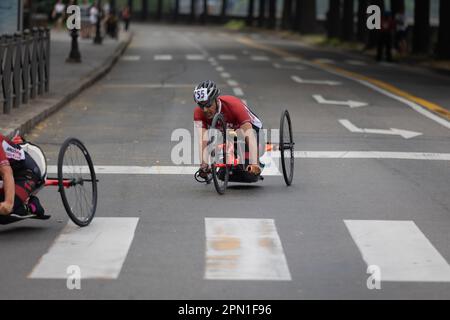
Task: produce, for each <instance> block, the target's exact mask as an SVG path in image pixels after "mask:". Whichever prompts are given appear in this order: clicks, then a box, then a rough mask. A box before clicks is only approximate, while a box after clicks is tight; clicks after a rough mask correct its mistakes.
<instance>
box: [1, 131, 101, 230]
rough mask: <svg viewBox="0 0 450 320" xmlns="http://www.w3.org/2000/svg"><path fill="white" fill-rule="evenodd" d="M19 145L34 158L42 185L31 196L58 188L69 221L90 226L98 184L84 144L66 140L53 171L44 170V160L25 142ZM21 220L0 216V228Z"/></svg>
mask: <svg viewBox="0 0 450 320" xmlns="http://www.w3.org/2000/svg"><path fill="white" fill-rule="evenodd" d="M16 138H17V137H15V139H16ZM19 138H20V137H19ZM20 139H21V138H20ZM20 145H21V147H22V148H23V149H24V150H25V152H27V153H28V154H29V155H30V156H31V157H32V158H33V160H34V161H35V162H36V164H37V165H38V166H39V168H40V170H41V173H42V183H41V184H40V186H39V187H38V188H37V190H36V191H35V192H34V194H37V193H38V192H39V191H40V190H42V188H46V187H57V188H58V192H59V194H60V195H61V200H62V203H63V205H64V208H65V210H66V212H67V214H68V216H69V218H70V219H71V220H72V221H73V222H74V223H75V224H76V225H78V226H80V227H85V226H87V225H89V224H90V223H91V221H92V219H93V218H94V216H95V212H96V209H97V182H98V180H97V178H96V175H95V169H94V164H93V162H92V158H91V156H90V155H89V152H88V151H87V149H86V147H85V146H84V144H83V143H82V142H81V141H80V140H78V139H76V138H68V139H67V140H65V141H64V143H63V144H62V145H61V148H60V150H59V155H58V163H57V166H56V168H54V167H48V166H47V160H46V159H47V158H46V157H45V155H44V153H43V151H42V150H41V149H40V148H39V147H38V146H36V145H34V144H31V143H28V142H24V143H21V144H20ZM49 168H51V169H53V170H52V172H54V171H56V173H57V177H47V170H48V169H49ZM54 169H56V170H54ZM49 218H50V216H49V215H44V216H40V217H38V216H33V217H31V218H30V219H40V220H47V219H49ZM22 220H24V219H21V218H18V217H14V216H1V215H0V224H10V223H13V222H16V221H22Z"/></svg>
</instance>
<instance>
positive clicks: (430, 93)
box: [0, 25, 450, 299]
mask: <svg viewBox="0 0 450 320" xmlns="http://www.w3.org/2000/svg"><path fill="white" fill-rule="evenodd" d="M133 29H134V31H135V36H134V40H133V42H132V43H131V45H130V47H129V48H128V50H127V51H126V52H125V55H124V57H123V59H122V60H120V61H119V62H118V63H117V65H116V66H115V67H114V68H113V70H112V71H111V72H110V73H109V74H108V75H107V76H106V77H105V78H104V79H102V80H101V81H99V82H98V83H97V84H95V85H94V86H92V87H91V88H90V89H88V90H86V91H85V92H84V93H83V94H81V95H80V96H79V97H78V98H76V99H75V100H74V101H73V102H72V103H70V104H69V105H68V106H66V107H65V108H64V109H62V110H61V111H59V112H58V113H56V114H54V115H53V116H52V117H50V118H48V119H47V120H45V121H44V122H42V123H41V124H39V125H38V126H37V127H36V128H35V129H34V130H33V131H32V132H30V134H29V135H28V136H27V137H28V139H29V140H31V141H33V142H35V143H37V144H39V145H40V146H41V147H42V148H43V149H44V151H45V153H46V155H47V158H48V162H49V164H51V165H55V164H56V159H57V153H58V150H59V146H60V145H61V143H62V142H63V141H64V140H65V138H67V137H69V136H75V137H78V138H79V139H80V140H82V141H83V142H84V143H85V144H86V146H87V148H88V150H89V152H90V153H91V155H92V158H93V159H94V163H95V164H96V165H97V166H123V167H125V169H123V172H119V170H118V171H117V172H116V173H109V174H99V179H100V182H99V204H98V209H97V215H96V217H99V218H115V217H123V218H138V220H136V221H137V225H136V226H135V228H134V227H132V226H130V227H127V228H128V229H126V230H125V229H124V230H122V231H123V232H122V231H121V230H117V233H116V235H115V237H114V239H115V240H114V241H118V242H120V241H121V240H122V237H123V238H127V237H128V238H129V240H130V242H129V247H127V248H126V249H125V253H124V254H123V253H122V256H121V257H117V259H118V260H120V261H119V265H120V268H119V271H118V272H117V273H116V275H115V276H113V277H110V278H108V277H107V276H105V277H102V276H97V277H94V278H93V279H83V278H82V280H81V289H80V290H76V289H75V290H69V289H68V288H67V286H66V284H67V281H66V279H65V278H60V279H47V278H52V272H55V271H54V270H50V269H48V270H44V271H43V273H44V274H47V278H45V277H33V276H31V274H32V272H33V270H36V268H37V267H38V265H39V264H42V263H43V261H45V260H46V259H50V262H51V263H50V264H52V263H55V264H56V265H58V264H60V263H63V264H64V261H65V260H64V257H68V256H71V254H72V253H73V252H72V251H71V250H72V249H71V247H70V245H69V247H68V249H66V250H64V251H63V252H58V253H55V252H56V251H57V250H56V249H55V245H56V244H61V242H63V239H62V238H61V237H62V236H64V235H65V234H67V232H66V231H67V230H66V229H64V228H66V224H67V222H68V218H67V215H66V214H65V211H64V208H63V206H62V203H61V201H60V199H59V195H58V194H57V192H56V190H55V189H45V190H43V191H42V192H41V193H40V198H41V201H42V203H43V204H44V206H45V207H46V209H47V212H48V213H50V214H52V215H53V218H52V219H51V220H49V221H46V222H42V221H31V220H28V221H23V222H19V223H15V224H11V225H8V226H0V242H1V243H2V245H1V246H0V255H1V257H2V258H1V259H0V268H1V269H2V273H1V276H0V277H1V278H0V283H1V285H0V298H2V299H13V298H14V299H36V298H37V299H55V298H58V299H449V298H450V266H449V264H448V262H450V245H449V244H450V236H449V230H450V197H449V190H450V155H449V152H450V131H449V129H450V126H449V125H450V122H449V120H448V119H445V118H444V117H440V118H439V119H441V120H437V119H436V118H435V117H436V116H430V114H429V113H427V112H425V114H424V113H423V112H422V113H420V112H418V111H417V110H414V109H413V108H412V107H411V106H408V105H407V104H405V103H404V102H402V101H400V100H399V99H396V98H395V97H392V96H389V95H387V94H386V92H380V90H376V89H374V88H372V87H369V86H367V85H364V84H362V83H360V82H357V81H355V80H354V79H351V78H349V77H348V76H346V77H342V76H341V75H339V74H336V71H335V70H334V71H333V70H331V69H329V70H328V71H327V68H328V67H329V66H334V67H339V68H341V69H345V70H348V71H352V72H354V73H357V74H360V75H364V76H366V77H370V78H375V79H378V80H382V81H385V82H387V83H389V84H391V85H394V86H396V87H397V88H399V89H401V90H403V91H405V92H408V93H410V94H411V95H414V96H418V97H421V98H424V99H427V101H430V102H433V103H435V104H438V105H440V106H443V107H445V106H447V107H448V106H450V96H449V95H448V89H447V88H449V87H450V79H449V78H445V77H443V76H441V75H437V74H433V73H432V72H428V71H424V70H416V69H412V68H409V67H401V66H396V65H390V64H376V63H374V62H373V61H370V60H367V59H364V58H361V57H355V56H349V55H346V54H343V53H339V52H334V51H326V50H319V49H316V48H312V47H308V46H303V45H299V44H298V43H295V42H293V41H288V40H283V39H281V38H277V37H276V36H269V37H263V36H261V35H258V34H239V33H232V32H228V31H224V30H223V29H218V28H208V29H206V28H201V27H173V26H162V25H158V26H156V25H134V26H133ZM317 59H319V61H317ZM323 59H326V60H323ZM312 62H315V63H317V62H318V64H311V63H312ZM330 71H333V73H330ZM224 73H225V74H224ZM293 76H294V78H293ZM205 79H211V80H214V81H216V82H217V83H218V84H219V85H220V87H221V88H222V92H223V93H224V94H232V95H233V94H242V96H240V97H241V98H243V99H245V100H246V101H247V102H248V104H249V106H251V108H252V109H254V110H255V111H256V113H257V114H258V115H260V116H261V118H262V119H263V121H264V127H265V128H275V129H278V127H279V119H280V114H281V111H282V110H283V109H288V110H289V112H290V114H291V118H292V124H293V130H294V140H295V143H296V150H298V151H308V152H306V153H299V157H298V158H297V159H296V162H295V166H296V167H295V175H294V183H293V185H292V186H290V187H286V186H285V184H284V181H283V178H282V176H267V177H266V178H265V180H264V181H262V182H259V183H257V184H252V185H241V184H234V185H232V186H231V187H230V188H229V189H228V190H227V193H226V195H224V196H219V195H218V194H217V193H216V191H215V190H214V188H213V186H212V185H209V186H205V185H201V184H198V183H196V182H195V181H194V179H193V176H192V175H190V174H148V175H144V174H133V172H132V166H142V167H149V166H173V165H174V164H173V162H172V160H171V151H172V148H173V147H174V146H175V145H176V144H177V142H176V141H171V135H172V133H173V132H174V130H176V129H179V128H185V129H187V130H189V132H191V133H192V132H193V124H192V110H193V108H194V104H193V101H192V90H193V87H194V86H195V85H196V84H197V83H198V82H200V81H202V80H205ZM295 79H297V81H295ZM299 79H300V80H299ZM230 80H232V81H231V82H230ZM233 80H234V82H233ZM302 81H303V83H300V82H302ZM308 81H310V82H308ZM311 81H313V82H311ZM314 81H315V82H314ZM317 81H322V82H323V81H325V83H321V82H317ZM329 81H332V82H334V83H332V84H334V85H330V83H329ZM236 88H238V89H236ZM239 89H240V90H239ZM313 95H315V96H317V95H320V96H321V97H322V98H323V99H325V100H327V101H328V100H332V101H341V102H342V101H348V100H353V101H359V102H364V103H366V104H367V105H365V106H361V107H357V108H350V107H348V106H345V105H336V104H332V103H331V104H325V103H319V102H318V101H317V100H316V99H315V98H314V97H313ZM397 98H398V97H397ZM421 110H426V109H424V108H423V109H421ZM340 120H341V121H340ZM342 120H347V122H345V121H344V122H342ZM343 123H347V124H348V123H351V124H352V125H353V127H352V126H351V125H350V126H348V125H347V127H346V126H344V125H343ZM445 123H447V126H446V125H445ZM349 128H353V131H356V132H351V130H349ZM355 128H357V129H355ZM391 128H397V129H401V130H407V131H412V132H415V133H417V134H419V133H420V135H416V136H413V137H410V138H408V139H406V138H404V137H402V136H400V135H398V134H392V131H391ZM365 129H367V130H365ZM368 129H376V130H381V131H373V130H372V131H371V130H368ZM387 132H390V133H391V134H389V133H387ZM333 152H334V153H333ZM351 152H359V158H358V157H356V156H351V154H352V153H351ZM374 152H379V153H377V156H374V154H375V153H374ZM394 153H395V154H394ZM398 153H401V155H402V156H401V157H400V156H398V155H399V154H398ZM337 154H339V155H338V156H336V155H337ZM349 155H350V156H349ZM393 155H397V156H396V157H394V159H392V156H393ZM399 157H400V158H402V159H399ZM414 157H416V158H414ZM417 158H419V159H417ZM437 158H439V160H436V159H437ZM127 168H128V169H127ZM238 219H242V220H238ZM243 219H245V220H243ZM106 220H108V219H103V220H102V219H99V220H98V224H97V226H99V225H100V224H101V223H103V222H105V221H106ZM95 224H96V220H95V219H94V222H93V226H89V227H87V228H85V229H87V230H88V229H89V228H91V227H92V228H91V230H95V228H94V225H95ZM100 227H101V225H100ZM63 229H64V230H66V231H63ZM110 231H111V230H110ZM113 231H114V230H113ZM92 232H94V236H95V237H94V238H92V237H93V234H90V233H89V232H87V235H86V241H87V243H85V242H86V241H85V242H83V239H84V238H83V237H84V235H81V237H80V238H77V239H78V240H76V241H75V240H73V242H71V244H72V246H73V248H74V249H73V250H75V249H76V248H77V247H80V246H81V247H82V248H85V250H87V251H89V252H91V253H92V252H94V254H95V255H97V256H98V257H99V258H100V257H102V256H103V255H106V254H107V252H110V251H111V242H110V241H108V239H107V238H106V244H105V246H106V247H102V245H101V244H99V242H96V239H97V238H96V237H97V236H98V237H102V235H101V234H102V232H101V231H99V232H98V234H95V231H92ZM114 232H115V231H114ZM77 233H78V234H79V233H80V230H78V229H74V230H72V231H70V234H71V235H77ZM104 237H106V235H105V236H104ZM80 239H81V240H80ZM102 239H104V240H105V238H102ZM111 241H112V240H111ZM108 242H109V244H108ZM125 242H126V241H125ZM66 244H67V243H66ZM69 244H70V241H69ZM95 245H97V247H95ZM125 246H126V245H125ZM83 250H84V249H83ZM92 250H93V251H92ZM46 253H48V254H47V255H45V254H46ZM52 254H54V255H56V258H55V260H51V255H52ZM112 255H113V256H114V244H113V248H112ZM81 259H82V258H81ZM61 261H62V262H61ZM99 261H102V260H101V259H100V260H99ZM106 261H108V260H106ZM110 261H111V264H114V263H117V261H116V260H114V259H112V260H110ZM78 262H80V264H83V263H84V262H82V261H75V262H74V261H68V262H67V264H77V263H78ZM92 263H93V264H94V265H95V263H99V262H96V261H95V259H94V261H93V262H92ZM374 264H375V265H379V266H380V272H381V284H380V287H379V289H377V288H375V289H373V288H372V289H370V288H369V287H370V286H369V287H368V285H367V283H368V278H369V277H370V276H371V274H369V273H367V269H368V266H369V265H374ZM96 267H98V268H99V269H100V270H101V269H102V268H107V266H105V263H103V264H101V263H99V265H96ZM43 268H44V267H43ZM44 269H45V268H44ZM59 271H61V270H59ZM100 273H101V271H100ZM81 274H82V275H83V269H81Z"/></svg>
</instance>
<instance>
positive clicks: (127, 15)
mask: <svg viewBox="0 0 450 320" xmlns="http://www.w3.org/2000/svg"><path fill="white" fill-rule="evenodd" d="M121 15H122V20H123V22H124V23H125V31H128V28H129V26H130V19H131V10H130V7H129V6H126V7H125V8H123V10H122V14H121Z"/></svg>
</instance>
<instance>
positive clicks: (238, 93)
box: [233, 87, 244, 97]
mask: <svg viewBox="0 0 450 320" xmlns="http://www.w3.org/2000/svg"><path fill="white" fill-rule="evenodd" d="M233 92H234V94H235V95H236V96H238V97H242V96H243V95H244V91H242V89H241V88H239V87H237V88H233Z"/></svg>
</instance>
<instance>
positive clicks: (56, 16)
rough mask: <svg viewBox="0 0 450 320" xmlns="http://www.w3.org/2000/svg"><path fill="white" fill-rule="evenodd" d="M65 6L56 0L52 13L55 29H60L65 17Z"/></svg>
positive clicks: (60, 0)
mask: <svg viewBox="0 0 450 320" xmlns="http://www.w3.org/2000/svg"><path fill="white" fill-rule="evenodd" d="M65 10H66V5H65V4H64V3H63V2H62V0H58V1H57V2H56V3H55V6H54V7H53V11H52V19H53V21H55V22H56V24H55V26H56V28H57V29H62V26H63V22H64V16H65Z"/></svg>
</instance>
